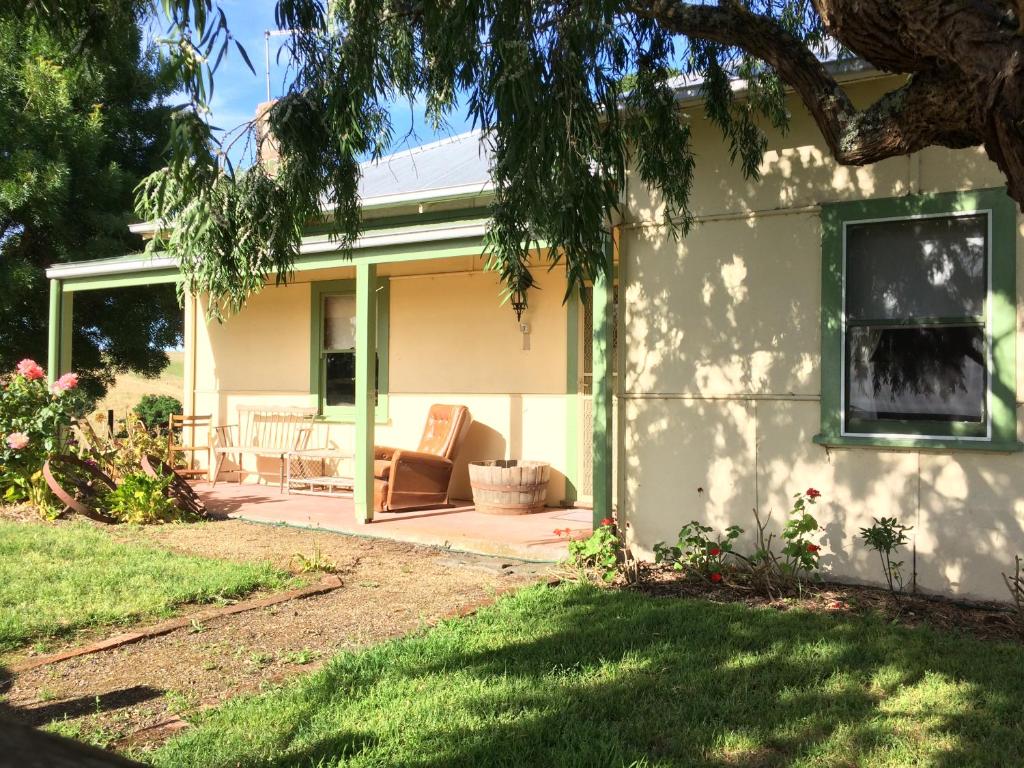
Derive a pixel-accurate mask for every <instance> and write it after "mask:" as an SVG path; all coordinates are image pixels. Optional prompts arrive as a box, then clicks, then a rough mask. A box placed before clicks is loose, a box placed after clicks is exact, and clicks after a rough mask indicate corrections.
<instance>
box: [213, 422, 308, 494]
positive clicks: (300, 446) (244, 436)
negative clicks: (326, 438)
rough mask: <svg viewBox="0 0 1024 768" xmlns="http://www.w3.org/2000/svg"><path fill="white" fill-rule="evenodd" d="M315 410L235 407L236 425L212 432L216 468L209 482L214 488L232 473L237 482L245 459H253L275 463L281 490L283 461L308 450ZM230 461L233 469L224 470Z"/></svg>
mask: <svg viewBox="0 0 1024 768" xmlns="http://www.w3.org/2000/svg"><path fill="white" fill-rule="evenodd" d="M316 416H317V411H316V409H315V408H288V407H266V406H251V405H242V406H239V407H238V423H237V424H224V425H221V426H219V427H214V428H213V441H214V447H213V453H214V456H216V465H215V466H214V469H213V475H212V477H211V478H210V481H211V483H212V484H213V485H216V484H217V478H218V477H219V476H220V473H221V472H229V473H230V472H234V473H236V474H237V475H238V482H239V483H241V482H242V475H243V473H245V472H246V470H245V469H244V468H243V466H242V459H243V458H244V457H245V456H254V457H256V458H257V459H260V458H269V459H277V461H278V463H279V465H280V476H279V484H280V488H281V490H284V457H285V454H286V453H288V452H289V451H300V450H304V449H306V448H309V447H310V445H309V441H310V438H311V437H312V436H313V425H314V423H315V422H316ZM228 457H231V458H232V459H234V461H235V465H236V466H235V467H233V468H229V469H225V468H224V461H225V460H226V459H227V458H228Z"/></svg>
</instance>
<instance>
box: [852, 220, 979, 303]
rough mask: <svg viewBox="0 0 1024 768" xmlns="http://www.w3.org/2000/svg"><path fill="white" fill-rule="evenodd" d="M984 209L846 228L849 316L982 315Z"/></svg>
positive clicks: (853, 225) (855, 225) (854, 225)
mask: <svg viewBox="0 0 1024 768" xmlns="http://www.w3.org/2000/svg"><path fill="white" fill-rule="evenodd" d="M987 239H988V217H987V215H985V214H972V215H970V216H948V217H938V218H925V219H906V220H900V221H883V222H876V223H867V224H851V225H849V226H848V227H847V228H846V315H847V317H848V318H852V319H866V320H895V319H906V318H914V317H944V318H957V317H969V316H977V315H981V314H983V311H984V305H985V294H986V292H987V277H986V274H985V270H986V258H985V257H986V251H987V247H986V241H987Z"/></svg>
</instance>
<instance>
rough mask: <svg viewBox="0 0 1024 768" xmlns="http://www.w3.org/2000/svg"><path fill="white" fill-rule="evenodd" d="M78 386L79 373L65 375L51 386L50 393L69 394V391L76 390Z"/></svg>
mask: <svg viewBox="0 0 1024 768" xmlns="http://www.w3.org/2000/svg"><path fill="white" fill-rule="evenodd" d="M77 386H78V374H77V373H65V374H64V375H63V376H61V377H60V378H59V379H57V380H56V381H55V382H53V384H51V385H50V391H51V392H53V394H55V395H59V394H60V393H61V392H67V391H68V390H69V389H74V388H75V387H77Z"/></svg>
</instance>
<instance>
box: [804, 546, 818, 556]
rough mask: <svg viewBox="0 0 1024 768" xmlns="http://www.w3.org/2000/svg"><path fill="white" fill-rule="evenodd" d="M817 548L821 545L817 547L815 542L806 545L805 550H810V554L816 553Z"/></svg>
mask: <svg viewBox="0 0 1024 768" xmlns="http://www.w3.org/2000/svg"><path fill="white" fill-rule="evenodd" d="M819 549H821V547H819V546H818V545H817V544H808V545H807V551H808V552H810V553H811V554H812V555H815V554H817V553H818V550H819Z"/></svg>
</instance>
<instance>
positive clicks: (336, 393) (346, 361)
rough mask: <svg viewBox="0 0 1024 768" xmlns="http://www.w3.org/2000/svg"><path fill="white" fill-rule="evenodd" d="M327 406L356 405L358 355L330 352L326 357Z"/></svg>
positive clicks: (325, 393)
mask: <svg viewBox="0 0 1024 768" xmlns="http://www.w3.org/2000/svg"><path fill="white" fill-rule="evenodd" d="M324 362H325V365H326V372H325V377H324V379H325V381H324V404H325V405H355V402H356V355H355V353H354V352H330V353H328V354H326V355H324Z"/></svg>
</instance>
